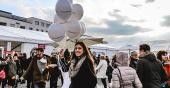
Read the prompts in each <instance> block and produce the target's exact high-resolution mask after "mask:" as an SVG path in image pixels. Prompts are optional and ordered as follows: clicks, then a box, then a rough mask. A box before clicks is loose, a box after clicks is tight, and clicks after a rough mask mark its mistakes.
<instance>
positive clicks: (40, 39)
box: [0, 26, 54, 44]
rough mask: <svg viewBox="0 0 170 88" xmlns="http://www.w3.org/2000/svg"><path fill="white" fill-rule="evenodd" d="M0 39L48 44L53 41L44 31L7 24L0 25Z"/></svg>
mask: <svg viewBox="0 0 170 88" xmlns="http://www.w3.org/2000/svg"><path fill="white" fill-rule="evenodd" d="M0 40H3V41H17V42H26V43H37V44H49V43H53V42H54V41H53V40H51V39H50V38H49V36H48V34H47V33H46V32H38V31H32V30H26V29H21V28H14V27H7V26H0Z"/></svg>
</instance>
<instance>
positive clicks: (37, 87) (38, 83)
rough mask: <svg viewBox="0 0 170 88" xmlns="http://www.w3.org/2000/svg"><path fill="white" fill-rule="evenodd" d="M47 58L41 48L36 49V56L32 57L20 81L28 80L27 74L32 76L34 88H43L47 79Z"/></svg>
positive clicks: (48, 62)
mask: <svg viewBox="0 0 170 88" xmlns="http://www.w3.org/2000/svg"><path fill="white" fill-rule="evenodd" d="M49 58H50V57H49V56H47V55H45V54H44V50H43V49H42V48H37V49H36V55H35V56H34V57H33V59H32V61H31V63H30V64H29V67H28V69H27V70H26V72H25V73H24V74H23V75H22V77H21V78H20V79H21V80H23V79H26V78H28V74H32V76H33V85H34V88H45V87H46V81H47V80H48V79H49V72H48V68H49V66H48V65H49V64H50V61H49Z"/></svg>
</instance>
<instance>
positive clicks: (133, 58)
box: [129, 51, 138, 70]
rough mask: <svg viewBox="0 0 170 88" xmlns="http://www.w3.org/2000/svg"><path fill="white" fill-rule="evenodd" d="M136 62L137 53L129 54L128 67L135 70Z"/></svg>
mask: <svg viewBox="0 0 170 88" xmlns="http://www.w3.org/2000/svg"><path fill="white" fill-rule="evenodd" d="M137 61H138V53H137V52H136V51H132V52H131V54H130V64H129V66H130V67H132V68H134V69H135V70H136V66H137Z"/></svg>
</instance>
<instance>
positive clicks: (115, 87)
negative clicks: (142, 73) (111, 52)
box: [111, 52, 149, 88]
mask: <svg viewBox="0 0 170 88" xmlns="http://www.w3.org/2000/svg"><path fill="white" fill-rule="evenodd" d="M113 61H114V62H113V63H114V66H113V67H115V68H114V70H113V73H112V80H111V82H112V86H111V88H142V83H141V81H140V80H139V77H138V75H137V73H136V70H135V69H133V68H131V67H129V63H128V62H129V58H128V53H125V52H118V53H116V58H115V60H113ZM148 88H149V87H148Z"/></svg>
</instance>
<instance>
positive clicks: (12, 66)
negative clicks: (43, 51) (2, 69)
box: [7, 53, 18, 88]
mask: <svg viewBox="0 0 170 88" xmlns="http://www.w3.org/2000/svg"><path fill="white" fill-rule="evenodd" d="M16 60H17V54H16V53H14V54H12V56H11V57H8V58H7V64H8V86H9V87H8V88H14V87H16V79H17V78H18V75H17V65H16Z"/></svg>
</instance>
